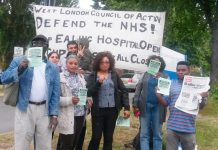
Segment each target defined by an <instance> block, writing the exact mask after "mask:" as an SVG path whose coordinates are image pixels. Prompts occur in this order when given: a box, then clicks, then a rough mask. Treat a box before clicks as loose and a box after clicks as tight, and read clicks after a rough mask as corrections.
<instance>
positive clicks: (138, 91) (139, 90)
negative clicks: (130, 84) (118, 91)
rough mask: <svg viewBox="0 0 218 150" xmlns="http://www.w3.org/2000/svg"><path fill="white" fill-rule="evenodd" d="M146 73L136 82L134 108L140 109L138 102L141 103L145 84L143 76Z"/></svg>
mask: <svg viewBox="0 0 218 150" xmlns="http://www.w3.org/2000/svg"><path fill="white" fill-rule="evenodd" d="M144 76H145V75H142V77H141V79H140V80H139V81H138V83H137V84H136V89H135V94H134V100H133V104H132V105H133V108H134V109H138V103H139V97H140V94H141V91H142V86H143V78H144Z"/></svg>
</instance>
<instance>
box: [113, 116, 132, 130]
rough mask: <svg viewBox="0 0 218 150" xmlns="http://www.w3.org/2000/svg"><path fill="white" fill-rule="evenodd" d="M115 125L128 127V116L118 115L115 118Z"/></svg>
mask: <svg viewBox="0 0 218 150" xmlns="http://www.w3.org/2000/svg"><path fill="white" fill-rule="evenodd" d="M116 126H120V127H130V118H124V117H122V116H119V117H118V118H117V122H116Z"/></svg>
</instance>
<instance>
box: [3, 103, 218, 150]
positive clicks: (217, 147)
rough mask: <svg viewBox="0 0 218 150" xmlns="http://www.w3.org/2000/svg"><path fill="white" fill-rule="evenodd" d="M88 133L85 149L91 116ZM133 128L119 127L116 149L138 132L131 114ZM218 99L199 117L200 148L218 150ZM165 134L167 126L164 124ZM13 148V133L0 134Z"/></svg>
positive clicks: (198, 140)
mask: <svg viewBox="0 0 218 150" xmlns="http://www.w3.org/2000/svg"><path fill="white" fill-rule="evenodd" d="M87 120H88V121H87V126H88V130H87V134H86V139H85V142H84V150H86V149H87V145H88V143H89V141H90V137H91V124H90V117H89V118H88V119H87ZM131 120H132V122H131V128H125V127H117V128H116V130H115V134H114V143H113V147H114V148H113V149H114V150H123V149H124V147H123V144H125V143H127V142H128V141H130V140H132V139H133V138H134V136H135V135H136V134H137V132H138V127H139V123H138V119H137V118H135V117H133V116H131ZM217 124H218V101H215V100H211V101H209V103H208V105H207V106H206V107H205V109H204V110H203V111H202V112H200V114H199V115H198V118H197V144H198V150H218V134H217V132H218V125H217ZM163 130H164V135H165V131H166V126H165V125H164V129H163ZM56 142H57V134H56V135H55V137H54V140H53V149H55V147H56ZM1 149H2V150H3V149H4V150H7V149H8V150H10V149H13V133H12V132H11V133H6V134H0V150H1Z"/></svg>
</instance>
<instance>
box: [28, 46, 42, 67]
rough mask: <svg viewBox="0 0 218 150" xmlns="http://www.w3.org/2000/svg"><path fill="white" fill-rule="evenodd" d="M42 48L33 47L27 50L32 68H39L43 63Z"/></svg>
mask: <svg viewBox="0 0 218 150" xmlns="http://www.w3.org/2000/svg"><path fill="white" fill-rule="evenodd" d="M42 52H43V48H42V47H31V48H28V50H27V59H28V60H29V62H30V65H29V66H30V67H38V66H40V65H41V64H42V63H43V60H42Z"/></svg>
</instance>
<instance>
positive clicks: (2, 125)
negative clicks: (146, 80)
mask: <svg viewBox="0 0 218 150" xmlns="http://www.w3.org/2000/svg"><path fill="white" fill-rule="evenodd" d="M14 110H15V107H11V106H7V105H5V104H4V103H3V101H2V97H0V134H1V133H5V132H10V131H13V129H14Z"/></svg>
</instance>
